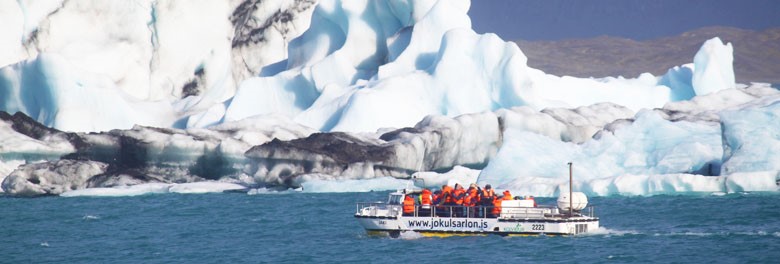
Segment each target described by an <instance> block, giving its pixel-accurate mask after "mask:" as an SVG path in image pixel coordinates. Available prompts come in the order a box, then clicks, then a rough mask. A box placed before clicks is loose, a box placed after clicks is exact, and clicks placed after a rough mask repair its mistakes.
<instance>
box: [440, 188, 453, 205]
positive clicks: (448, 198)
mask: <svg viewBox="0 0 780 264" xmlns="http://www.w3.org/2000/svg"><path fill="white" fill-rule="evenodd" d="M441 195H443V196H444V203H445V204H452V187H450V186H449V185H445V186H444V187H443V188H442V189H441Z"/></svg>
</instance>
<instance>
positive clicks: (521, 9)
mask: <svg viewBox="0 0 780 264" xmlns="http://www.w3.org/2000/svg"><path fill="white" fill-rule="evenodd" d="M469 16H470V17H471V23H472V28H474V30H475V31H476V32H477V33H487V32H493V33H496V34H498V35H499V36H500V37H501V38H503V39H505V40H519V39H523V40H560V39H571V38H591V37H596V36H601V35H609V36H616V37H625V38H630V39H635V40H646V39H654V38H659V37H664V36H672V35H678V34H680V33H683V32H685V31H690V30H693V29H697V28H701V27H708V26H731V27H737V28H743V29H752V30H763V29H767V28H772V27H780V0H653V1H649V0H587V1H585V0H578V1H575V0H472V1H471V9H470V10H469Z"/></svg>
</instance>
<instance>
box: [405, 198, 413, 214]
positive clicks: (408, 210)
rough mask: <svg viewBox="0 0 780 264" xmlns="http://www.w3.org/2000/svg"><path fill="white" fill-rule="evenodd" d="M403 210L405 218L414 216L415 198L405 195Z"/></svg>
mask: <svg viewBox="0 0 780 264" xmlns="http://www.w3.org/2000/svg"><path fill="white" fill-rule="evenodd" d="M403 208H404V215H405V216H412V215H414V198H412V196H410V195H405V197H404V206H403Z"/></svg>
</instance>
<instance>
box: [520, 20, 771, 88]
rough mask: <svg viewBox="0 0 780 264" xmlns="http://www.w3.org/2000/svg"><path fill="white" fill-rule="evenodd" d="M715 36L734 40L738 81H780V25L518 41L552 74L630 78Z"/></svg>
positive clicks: (662, 69) (670, 62) (683, 57)
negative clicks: (659, 34) (632, 36)
mask: <svg viewBox="0 0 780 264" xmlns="http://www.w3.org/2000/svg"><path fill="white" fill-rule="evenodd" d="M713 37H720V38H721V40H723V42H724V43H726V42H731V43H732V45H733V46H734V71H735V75H736V79H737V82H739V83H749V82H768V83H774V84H780V28H773V29H768V30H764V31H752V30H744V29H738V28H732V27H707V28H701V29H697V30H694V31H689V32H685V33H683V34H680V35H678V36H673V37H665V38H659V39H653V40H646V41H636V40H631V39H626V38H617V37H608V36H602V37H596V38H590V39H571V40H560V41H523V40H519V41H516V43H517V45H518V46H519V47H520V49H521V50H522V51H523V53H525V55H526V56H528V65H529V66H531V67H533V68H537V69H540V70H543V71H544V72H547V73H550V74H554V75H569V76H576V77H604V76H624V77H627V78H629V77H636V76H637V75H639V74H640V73H643V72H650V73H652V74H653V75H656V76H658V75H662V74H664V73H666V71H667V70H668V69H669V68H671V67H674V66H677V65H682V64H686V63H691V62H693V56H694V55H696V52H697V51H698V50H699V48H700V47H701V45H702V43H704V41H706V40H708V39H710V38H713Z"/></svg>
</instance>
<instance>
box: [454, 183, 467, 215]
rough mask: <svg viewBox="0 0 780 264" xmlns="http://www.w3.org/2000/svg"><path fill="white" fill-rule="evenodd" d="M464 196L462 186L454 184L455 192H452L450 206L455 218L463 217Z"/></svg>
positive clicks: (464, 191) (464, 192)
mask: <svg viewBox="0 0 780 264" xmlns="http://www.w3.org/2000/svg"><path fill="white" fill-rule="evenodd" d="M465 196H466V190H464V189H463V185H460V184H457V183H456V184H455V190H452V205H453V206H454V207H453V211H454V213H455V216H456V217H463V215H464V208H463V198H465Z"/></svg>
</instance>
